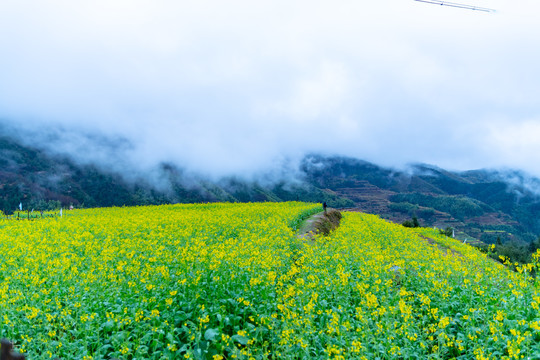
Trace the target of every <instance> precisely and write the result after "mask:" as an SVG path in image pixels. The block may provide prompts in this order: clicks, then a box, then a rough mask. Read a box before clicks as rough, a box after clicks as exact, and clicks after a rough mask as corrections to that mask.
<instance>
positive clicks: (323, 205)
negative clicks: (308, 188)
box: [322, 201, 327, 214]
mask: <svg viewBox="0 0 540 360" xmlns="http://www.w3.org/2000/svg"><path fill="white" fill-rule="evenodd" d="M326 207H327V205H326V201H325V202H323V203H322V208H323V210H324V213H325V214H326Z"/></svg>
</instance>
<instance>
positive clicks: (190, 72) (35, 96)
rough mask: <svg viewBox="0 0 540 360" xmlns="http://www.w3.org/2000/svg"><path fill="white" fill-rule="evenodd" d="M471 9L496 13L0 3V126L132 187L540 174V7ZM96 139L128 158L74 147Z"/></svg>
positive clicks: (272, 4)
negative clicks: (376, 171)
mask: <svg viewBox="0 0 540 360" xmlns="http://www.w3.org/2000/svg"><path fill="white" fill-rule="evenodd" d="M476 3H477V5H479V6H486V7H491V8H496V9H497V10H498V12H497V13H494V14H484V13H480V12H475V11H467V10H462V9H454V8H446V7H441V6H431V5H428V4H422V3H419V2H414V1H412V0H411V1H408V0H388V1H372V2H358V1H356V2H355V1H349V0H344V1H338V2H329V1H315V2H313V1H304V0H301V1H293V2H290V1H288V2H286V1H281V0H278V1H263V2H249V1H241V0H237V1H230V2H227V3H226V4H225V3H218V2H213V1H197V2H195V1H182V2H177V1H169V0H161V1H159V0H158V1H149V0H137V1H104V0H98V1H92V2H90V1H82V2H68V1H60V0H56V1H54V0H45V1H40V2H35V3H32V4H31V6H30V5H29V3H27V2H24V1H10V0H9V1H3V2H2V3H1V4H0V48H2V50H3V55H2V57H0V118H2V119H3V120H4V121H7V122H9V123H18V124H21V123H22V124H24V126H25V127H27V128H32V129H33V131H35V132H37V133H40V132H43V131H45V130H46V129H64V130H65V134H67V135H68V136H63V137H61V141H59V142H58V145H54V147H55V148H56V149H57V150H58V151H64V152H67V153H70V154H71V156H74V157H78V158H80V159H82V161H85V162H86V161H95V162H98V163H101V164H107V166H117V165H118V164H119V163H120V162H123V166H128V165H129V166H132V167H133V168H136V169H138V170H137V171H140V172H141V173H142V172H144V171H145V170H146V169H151V168H154V167H155V166H156V164H159V163H163V162H169V163H174V164H177V165H178V166H180V167H182V168H186V169H190V170H192V171H194V172H198V173H203V174H207V175H212V176H215V177H219V176H226V175H243V176H250V175H251V174H254V173H265V172H268V169H270V168H273V167H279V166H278V165H280V164H283V163H287V164H290V163H291V162H294V161H297V160H298V159H300V158H301V157H302V156H303V155H304V154H306V153H310V152H322V153H331V154H343V155H349V156H355V157H359V158H363V159H366V160H370V161H374V162H377V163H379V164H382V165H392V166H397V165H403V164H404V163H407V162H428V163H434V164H437V165H439V166H443V167H448V168H452V169H469V168H478V167H486V166H488V167H499V166H506V167H516V166H517V167H519V168H522V169H524V170H527V171H529V172H531V173H533V174H535V175H540V165H538V162H537V161H536V154H537V153H538V152H537V147H538V146H537V145H536V143H535V142H534V141H530V139H531V132H534V133H535V134H537V133H538V130H539V129H540V125H539V124H540V103H539V100H538V97H537V95H536V94H537V91H536V90H537V87H538V83H539V81H538V80H539V79H540V68H538V66H537V64H538V63H539V62H540V50H539V49H540V46H539V45H540V44H539V42H540V40H538V38H537V36H536V34H537V33H538V30H540V29H539V28H540V25H538V23H537V21H536V19H535V16H534V14H536V13H537V11H538V10H540V5H538V4H537V3H535V2H534V1H532V0H526V1H522V2H520V5H519V7H518V6H516V5H515V3H511V2H509V1H504V0H493V1H487V0H476ZM88 133H97V134H104V135H105V136H106V137H107V138H110V139H118V141H119V142H120V143H122V144H125V146H123V147H122V151H120V152H117V153H116V154H113V155H109V154H107V152H106V151H105V150H102V151H99V150H98V147H92V145H91V144H90V143H87V144H86V145H85V146H87V148H88V149H91V151H84V150H81V148H82V149H84V146H81V145H83V144H85V143H84V142H83V141H82V140H81V138H80V137H78V136H77V135H76V134H88ZM522 136H526V138H524V139H523V141H521V139H520V137H522ZM509 137H511V138H510V139H509ZM34 139H36V141H37V139H38V137H35V138H34ZM57 139H58V137H57ZM84 139H86V140H84V141H87V139H88V137H84ZM70 143H72V144H76V145H77V146H75V147H74V146H73V145H72V144H70ZM128 144H129V145H128ZM49 145H50V147H53V145H52V143H50V144H49ZM102 149H107V147H103V148H102ZM111 159H113V160H111ZM115 164H116V165H115ZM276 164H277V165H276ZM118 166H119V165H118ZM289 167H290V168H294V166H289Z"/></svg>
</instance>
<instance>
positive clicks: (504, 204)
mask: <svg viewBox="0 0 540 360" xmlns="http://www.w3.org/2000/svg"><path fill="white" fill-rule="evenodd" d="M302 169H303V171H304V172H305V174H306V178H307V181H309V182H310V183H311V184H313V185H315V186H318V187H320V188H323V189H329V190H331V191H333V192H334V193H336V194H337V195H339V196H343V197H346V198H348V199H351V200H353V201H354V203H355V208H356V209H357V210H360V211H364V212H368V213H374V214H379V215H381V216H382V217H384V218H386V219H390V220H392V221H395V222H403V221H405V220H407V219H410V218H411V217H412V216H417V217H418V218H419V219H420V220H421V223H422V224H423V225H425V226H437V227H439V228H444V227H447V226H451V227H454V228H456V230H457V232H458V234H459V236H460V238H462V239H465V238H467V237H468V238H471V237H475V238H477V239H480V240H482V241H484V242H487V243H494V242H496V241H497V238H499V239H500V241H502V242H505V241H511V240H517V241H524V242H530V241H533V240H535V239H536V237H537V236H538V234H540V197H539V196H538V193H535V192H534V190H535V189H536V191H538V190H539V189H540V182H539V181H538V179H534V178H531V177H528V176H526V175H525V174H523V173H520V172H517V171H506V172H502V171H490V170H476V171H467V172H450V171H446V170H443V169H440V168H437V167H434V166H428V165H413V166H411V167H410V168H409V169H407V171H400V170H395V169H389V168H383V167H379V166H377V165H374V164H371V163H368V162H365V161H361V160H357V159H351V158H344V157H323V156H319V155H311V156H308V157H306V158H305V159H304V162H303V164H302Z"/></svg>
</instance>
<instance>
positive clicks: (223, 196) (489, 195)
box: [0, 136, 540, 243]
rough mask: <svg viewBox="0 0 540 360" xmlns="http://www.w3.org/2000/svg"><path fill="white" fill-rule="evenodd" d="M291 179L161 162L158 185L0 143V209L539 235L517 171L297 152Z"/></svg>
mask: <svg viewBox="0 0 540 360" xmlns="http://www.w3.org/2000/svg"><path fill="white" fill-rule="evenodd" d="M298 174H299V175H298V176H299V177H298V178H297V179H296V181H286V180H277V181H273V182H260V181H256V180H252V181H248V180H244V179H241V178H237V177H227V178H222V179H220V180H217V181H215V180H209V179H206V178H204V177H196V176H195V177H193V176H191V175H188V174H187V173H186V171H184V170H183V169H181V168H179V167H177V166H175V165H173V164H161V165H160V168H159V177H160V179H161V180H162V182H163V183H164V184H166V185H165V186H156V185H154V184H152V183H151V182H149V181H148V180H146V179H144V178H139V179H135V180H134V179H131V180H127V179H125V178H124V177H123V176H122V175H121V174H120V173H116V172H114V171H112V170H104V169H103V168H100V167H98V166H96V165H92V164H78V163H77V162H76V161H75V160H73V159H71V158H69V157H68V156H60V155H57V154H55V155H52V154H50V153H48V152H47V151H46V150H43V149H40V148H38V147H32V146H28V145H23V144H22V143H21V141H18V140H16V139H14V138H13V137H9V136H0V194H1V195H0V210H2V211H3V212H4V213H11V212H13V211H15V210H16V209H17V207H18V205H19V203H21V202H22V203H23V205H24V207H25V208H36V209H47V208H53V207H59V206H69V205H74V206H84V207H96V206H123V205H151V204H164V203H178V202H214V201H229V202H257V201H291V200H301V201H311V202H327V203H328V205H329V206H332V207H336V208H348V209H351V210H357V211H364V212H368V213H374V214H378V215H380V216H381V217H383V218H385V219H388V220H392V221H394V222H403V221H405V220H407V219H410V218H411V217H413V216H416V217H418V218H419V219H420V221H421V223H422V225H424V226H437V227H439V228H444V227H447V226H450V227H453V228H455V229H456V230H457V234H458V236H459V237H461V238H464V239H467V238H475V239H478V240H481V241H483V242H485V243H495V242H497V241H502V242H507V241H514V242H520V243H528V242H532V241H534V240H535V239H536V238H537V237H538V235H539V234H540V220H539V218H540V216H539V215H540V197H539V195H538V192H537V191H536V189H539V190H540V180H539V179H537V178H534V177H532V176H530V175H527V174H525V173H523V172H520V171H517V170H470V171H462V172H456V171H449V170H445V169H442V168H440V167H437V166H434V165H428V164H411V165H409V167H408V168H406V169H392V168H386V167H382V166H378V165H376V164H373V163H370V162H367V161H365V160H360V159H354V158H350V157H344V156H326V155H321V154H308V155H306V156H305V157H304V158H303V160H302V161H301V163H300V164H299V167H298Z"/></svg>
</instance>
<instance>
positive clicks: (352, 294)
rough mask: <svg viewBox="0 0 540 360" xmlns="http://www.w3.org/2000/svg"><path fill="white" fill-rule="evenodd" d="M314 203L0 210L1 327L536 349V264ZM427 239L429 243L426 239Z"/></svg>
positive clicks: (205, 345) (210, 351)
mask: <svg viewBox="0 0 540 360" xmlns="http://www.w3.org/2000/svg"><path fill="white" fill-rule="evenodd" d="M320 210H321V206H320V204H306V203H299V202H289V203H257V204H222V203H220V204H196V205H167V206H153V207H126V208H108V209H87V210H74V211H70V212H67V213H66V214H64V217H62V218H59V217H55V218H44V219H37V220H34V221H24V220H20V221H17V220H13V219H11V220H3V221H0V229H1V231H0V249H1V251H0V281H1V282H0V319H1V321H2V326H1V334H0V336H1V337H5V338H9V339H11V340H12V341H14V342H15V345H16V348H17V349H19V350H21V351H23V352H26V353H28V357H29V359H48V358H61V359H111V358H118V359H282V358H285V359H287V358H289V359H292V358H294V359H304V358H307V359H309V358H313V359H319V358H320V359H330V358H332V359H376V358H379V359H424V358H432V359H452V358H456V359H474V358H476V359H520V358H537V357H539V356H540V346H539V345H537V343H538V341H539V340H540V316H539V315H538V307H539V304H540V294H539V292H538V288H537V286H536V283H535V281H534V278H533V277H531V271H533V269H535V267H536V264H533V265H530V266H523V267H520V268H518V272H511V271H509V270H508V269H507V268H506V267H504V266H503V265H499V264H496V263H495V262H493V261H492V260H490V259H489V258H488V257H487V256H486V255H484V254H481V253H479V252H478V251H477V250H475V249H473V248H472V247H470V246H468V245H464V244H461V243H459V242H457V241H454V240H453V239H449V238H446V237H441V236H440V235H439V234H437V233H436V232H435V231H432V230H429V229H419V230H412V229H407V228H403V227H401V226H398V225H394V224H391V223H388V222H385V221H382V220H381V219H379V218H378V217H376V216H373V215H366V214H360V213H345V214H344V218H343V220H342V225H341V226H340V227H339V228H338V229H337V230H336V231H335V232H333V233H332V234H331V235H330V236H328V237H322V236H315V238H314V239H313V240H311V239H310V240H307V239H304V238H298V237H297V236H296V233H295V231H296V229H297V228H298V227H299V225H300V222H301V221H302V219H304V218H306V217H308V216H310V215H311V214H314V213H316V212H318V211H320ZM428 238H429V240H428Z"/></svg>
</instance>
